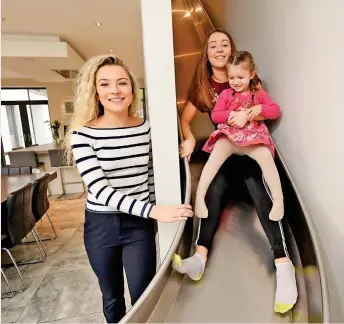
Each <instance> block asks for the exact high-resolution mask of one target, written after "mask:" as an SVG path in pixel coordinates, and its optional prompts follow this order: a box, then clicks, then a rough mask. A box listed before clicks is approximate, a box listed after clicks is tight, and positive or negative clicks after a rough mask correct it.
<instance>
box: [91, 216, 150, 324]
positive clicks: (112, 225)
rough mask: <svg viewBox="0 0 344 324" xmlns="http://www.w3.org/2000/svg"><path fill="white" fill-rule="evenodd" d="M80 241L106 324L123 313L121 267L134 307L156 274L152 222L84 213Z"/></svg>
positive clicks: (117, 318) (137, 218)
mask: <svg viewBox="0 0 344 324" xmlns="http://www.w3.org/2000/svg"><path fill="white" fill-rule="evenodd" d="M84 240H85V247H86V252H87V255H88V259H89V261H90V264H91V267H92V269H93V271H94V272H95V274H96V276H97V277H98V281H99V286H100V289H101V292H102V295H103V311H104V316H105V318H106V321H107V322H108V323H117V322H119V321H120V320H121V318H122V317H123V316H124V315H125V313H126V307H125V300H124V277H123V267H124V269H125V273H126V277H127V280H128V287H129V293H130V297H131V304H132V305H134V304H135V302H136V301H137V300H138V299H139V297H140V296H141V294H142V293H143V292H144V290H145V289H146V288H147V286H148V285H149V283H150V281H151V280H152V279H153V277H154V275H155V271H156V247H155V234H154V222H153V220H151V219H144V218H140V217H137V216H131V215H126V214H113V213H109V214H103V213H95V212H91V211H89V210H86V212H85V232H84Z"/></svg>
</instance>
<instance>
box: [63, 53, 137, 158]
mask: <svg viewBox="0 0 344 324" xmlns="http://www.w3.org/2000/svg"><path fill="white" fill-rule="evenodd" d="M106 65H117V66H120V67H122V68H123V69H124V70H125V71H126V72H127V73H128V76H129V80H130V83H131V87H132V94H133V100H132V103H131V105H130V106H129V115H132V116H135V115H136V113H137V111H138V109H139V87H138V85H137V81H136V78H135V76H134V74H133V73H132V72H131V71H130V70H129V68H128V67H127V66H126V65H125V64H124V62H123V61H122V60H121V59H120V58H119V57H117V56H115V55H110V54H105V55H98V56H94V57H92V58H90V59H89V60H88V61H87V62H86V63H85V64H84V65H83V66H82V68H81V69H80V71H79V73H78V75H77V77H76V82H75V89H74V100H73V103H74V114H73V117H72V119H71V122H70V125H69V127H68V131H67V134H66V136H65V139H64V142H63V144H62V147H63V148H64V154H65V159H66V162H67V165H73V164H74V162H73V157H72V148H71V135H72V133H73V131H75V130H78V129H80V128H81V127H82V126H86V125H89V124H90V123H92V122H93V121H95V120H96V119H97V118H98V117H99V116H102V115H104V107H103V105H102V104H101V102H100V101H99V98H98V94H97V88H96V74H97V72H98V70H99V69H100V68H101V67H103V66H106Z"/></svg>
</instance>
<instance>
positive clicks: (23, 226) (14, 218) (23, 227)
mask: <svg viewBox="0 0 344 324" xmlns="http://www.w3.org/2000/svg"><path fill="white" fill-rule="evenodd" d="M32 192H33V185H32V183H29V184H27V185H26V186H25V187H23V188H21V189H19V190H17V191H15V192H12V193H11V194H9V195H8V197H7V203H6V205H7V211H6V214H5V215H2V217H6V221H5V222H4V227H5V228H2V229H1V238H2V239H1V250H2V251H6V252H7V254H8V255H9V257H10V258H11V260H12V262H13V265H14V266H15V267H16V270H17V272H18V274H19V277H20V279H21V281H22V283H23V287H24V289H26V285H25V282H24V280H23V277H22V276H21V273H20V271H19V268H18V265H23V264H32V263H38V262H43V261H44V260H45V256H46V253H45V250H44V247H43V245H42V242H41V241H40V238H39V234H38V233H37V231H36V229H35V224H36V221H35V218H34V216H33V214H32ZM31 231H32V234H33V236H34V237H35V239H36V243H37V245H38V248H39V251H40V254H41V257H39V258H36V259H30V260H24V261H20V262H17V263H16V261H15V260H14V258H13V256H12V254H11V252H10V251H9V249H11V248H12V247H14V246H15V245H17V244H20V243H21V241H22V240H23V239H24V238H25V237H26V236H27V235H28V234H29V233H30V232H31ZM2 266H9V265H4V264H2ZM11 266H12V265H11Z"/></svg>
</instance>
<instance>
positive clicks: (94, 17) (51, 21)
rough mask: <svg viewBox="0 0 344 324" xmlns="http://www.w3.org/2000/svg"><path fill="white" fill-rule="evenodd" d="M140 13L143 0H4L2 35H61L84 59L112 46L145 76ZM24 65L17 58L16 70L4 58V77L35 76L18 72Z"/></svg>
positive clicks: (127, 62)
mask: <svg viewBox="0 0 344 324" xmlns="http://www.w3.org/2000/svg"><path fill="white" fill-rule="evenodd" d="M140 15H141V13H140V0H98V1H96V0H29V1H28V0H27V1H23V0H2V12H1V17H3V18H4V19H5V20H4V21H2V23H1V25H2V26H1V27H2V33H3V34H5V33H6V34H25V35H42V36H45V35H49V36H59V37H60V38H61V40H63V41H65V42H67V43H68V44H69V45H70V46H71V47H72V48H73V49H74V51H75V52H76V53H78V54H79V55H80V56H81V58H83V59H87V58H89V57H91V56H93V55H97V54H103V53H109V50H110V49H112V50H113V53H114V54H116V55H118V56H119V57H121V58H122V59H123V60H124V61H125V63H126V64H127V65H128V66H129V67H130V68H131V69H132V70H133V72H134V73H135V74H136V76H137V77H138V78H143V72H144V69H143V50H142V32H141V16H140ZM96 22H101V23H102V26H101V27H97V26H96V25H95V23H96ZM25 64H30V61H29V60H23V59H20V58H18V65H17V69H16V70H15V71H14V70H13V62H12V64H11V65H9V66H6V60H5V59H3V63H2V65H3V66H2V78H34V76H28V75H22V74H21V73H20V72H19V71H20V69H18V66H19V67H20V66H21V65H25ZM11 66H12V68H11ZM26 70H27V69H25V68H24V66H23V71H26ZM36 73H39V71H36Z"/></svg>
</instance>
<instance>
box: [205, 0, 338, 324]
mask: <svg viewBox="0 0 344 324" xmlns="http://www.w3.org/2000/svg"><path fill="white" fill-rule="evenodd" d="M205 5H206V8H207V9H208V11H209V15H210V16H211V18H213V19H214V20H215V21H214V23H215V25H216V27H222V28H225V29H226V30H227V31H229V32H230V34H231V35H232V36H233V38H234V41H235V43H236V46H237V48H238V49H245V50H248V51H251V52H252V54H253V55H254V57H255V59H256V63H257V64H258V67H259V76H260V77H261V78H262V79H263V82H264V85H265V87H266V88H267V89H268V91H269V93H270V94H271V96H272V97H273V98H274V99H275V100H276V101H277V102H278V103H279V104H280V105H281V108H282V111H283V116H282V119H281V123H280V124H279V125H278V127H277V128H276V129H275V131H274V134H273V136H274V139H275V140H276V142H277V146H278V147H279V149H280V150H281V153H282V156H283V158H284V160H285V161H286V164H287V167H288V169H289V170H290V171H291V174H292V178H293V179H294V181H295V182H296V186H297V188H298V189H299V190H300V192H301V195H302V198H303V199H304V201H305V204H306V206H307V209H308V211H309V212H310V214H311V217H312V219H313V222H314V223H315V227H316V230H317V234H318V236H319V238H320V243H321V245H322V248H323V250H324V253H323V254H324V259H325V268H326V274H327V277H328V282H329V287H330V298H331V304H332V306H333V307H332V321H343V320H344V318H343V317H341V316H343V315H340V313H339V312H337V311H336V310H335V309H337V310H338V309H339V305H341V308H342V309H344V249H343V245H344V208H343V206H344V205H343V199H344V189H343V181H344V144H343V135H342V131H343V123H344V105H343V89H344V79H343V78H344V63H343V60H344V19H343V13H344V1H343V0H328V1H324V0H288V1H282V0H279V1H276V0H254V1H253V0H226V1H219V0H211V1H209V0H208V1H205ZM220 5H221V8H220ZM224 6H225V8H224Z"/></svg>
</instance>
